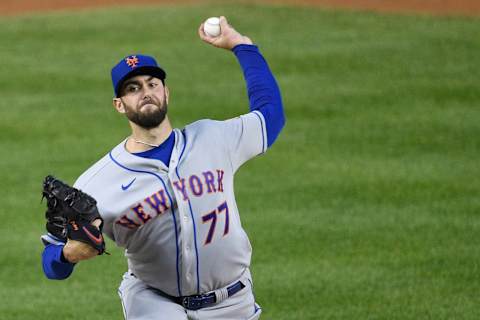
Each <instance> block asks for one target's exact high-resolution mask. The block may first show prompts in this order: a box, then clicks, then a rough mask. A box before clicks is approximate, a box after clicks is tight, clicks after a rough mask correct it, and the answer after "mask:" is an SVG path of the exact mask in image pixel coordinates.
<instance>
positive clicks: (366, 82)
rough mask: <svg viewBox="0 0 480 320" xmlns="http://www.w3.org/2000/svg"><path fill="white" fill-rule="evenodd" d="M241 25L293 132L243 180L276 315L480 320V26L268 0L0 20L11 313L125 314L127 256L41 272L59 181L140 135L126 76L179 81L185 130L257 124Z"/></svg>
mask: <svg viewBox="0 0 480 320" xmlns="http://www.w3.org/2000/svg"><path fill="white" fill-rule="evenodd" d="M220 14H224V15H226V16H227V17H229V20H230V22H231V23H232V24H233V25H234V26H235V27H236V28H237V29H238V30H240V31H241V32H243V33H245V34H247V35H249V36H251V38H253V39H254V41H255V42H256V43H257V44H259V46H260V48H261V50H262V52H263V53H264V55H265V56H266V58H267V60H268V62H269V64H270V66H271V68H272V69H273V71H274V73H275V75H276V77H277V80H278V82H279V84H280V87H281V89H282V94H283V99H284V104H285V109H286V113H287V126H286V128H285V130H284V131H283V133H282V134H281V136H280V138H279V140H278V142H277V143H276V145H275V146H274V147H273V148H272V149H271V150H270V151H269V152H268V153H267V155H265V156H262V157H261V158H259V159H255V160H253V161H251V162H249V163H248V164H247V165H245V167H246V168H244V169H241V170H240V172H239V173H238V174H237V179H236V185H235V187H236V195H237V202H238V205H239V208H240V212H241V214H242V222H243V225H244V227H245V229H246V230H247V233H248V234H249V236H250V239H251V242H252V244H253V248H254V254H253V265H252V271H253V275H254V281H255V289H256V295H257V300H258V302H259V303H260V304H261V305H262V307H263V309H264V313H263V317H262V319H320V318H325V319H478V318H479V316H480V312H479V311H478V304H479V302H480V301H479V298H478V291H479V290H480V279H479V274H480V273H479V271H480V270H479V258H480V254H479V251H478V247H479V244H480V241H479V236H478V231H479V224H480V218H479V211H480V197H479V193H480V179H479V178H480V166H479V160H478V159H479V155H480V150H479V149H480V139H479V137H480V124H479V123H480V108H479V102H480V90H479V86H480V58H479V55H478V52H480V38H478V30H479V29H480V21H479V20H478V19H472V18H460V17H457V18H452V17H428V16H405V15H402V16H401V15H381V14H374V13H368V12H348V11H334V10H321V9H319V8H308V7H301V8H296V7H288V6H259V5H253V4H242V5H239V4H237V5H233V4H223V5H215V4H210V5H190V6H163V7H142V8H119V9H103V10H94V11H81V12H77V13H75V12H57V13H50V14H46V13H45V14H41V15H25V16H19V17H8V18H7V17H2V18H0V39H2V40H1V41H0V61H2V63H1V71H2V72H1V73H0V88H1V91H0V92H1V93H2V94H1V99H0V133H1V134H0V147H1V149H2V157H1V158H0V161H1V167H2V173H1V178H2V181H3V183H2V184H1V185H0V191H1V194H2V198H1V199H2V200H1V201H2V208H3V210H1V212H0V217H1V219H2V221H4V222H3V223H2V224H1V226H0V231H1V232H0V239H1V240H2V243H3V246H2V255H1V257H0V266H1V268H0V301H2V303H0V314H2V316H1V318H2V319H33V318H35V319H38V320H41V319H59V318H63V319H84V318H89V319H121V318H122V313H121V306H120V303H119V299H118V297H117V294H116V289H117V286H118V283H119V281H120V278H121V275H122V273H123V272H124V271H125V270H126V262H125V260H124V257H123V253H122V252H121V251H120V250H118V249H115V248H114V247H113V245H112V243H111V242H109V247H110V250H111V251H112V253H113V254H112V256H109V257H100V258H98V259H95V260H93V261H89V262H85V263H81V264H79V265H78V266H77V267H76V271H75V274H74V275H73V276H72V277H71V278H70V279H69V280H67V281H49V280H46V279H45V278H44V276H43V274H42V271H41V265H40V253H41V250H42V246H41V244H40V242H39V235H40V234H41V233H42V232H43V224H44V222H43V211H44V205H42V204H40V188H41V181H42V179H43V177H44V176H45V175H46V174H48V173H54V174H56V175H58V176H59V177H61V178H63V179H64V180H66V181H69V182H73V181H74V180H75V178H76V177H77V176H78V175H79V174H80V173H81V172H82V171H83V170H84V169H85V168H87V167H88V166H89V165H90V164H92V163H93V162H94V161H96V160H97V159H98V158H99V157H101V156H102V155H104V154H105V153H106V152H108V151H109V149H110V148H111V147H112V146H114V145H116V144H117V143H118V141H120V140H121V139H122V138H123V137H125V136H126V135H128V127H127V125H126V121H125V120H124V119H123V118H122V117H121V116H119V115H117V114H116V113H115V112H114V110H113V108H112V107H111V98H112V89H111V87H110V86H111V85H110V80H109V72H110V68H111V66H112V65H113V64H115V63H116V62H117V61H118V60H119V59H120V58H122V57H123V56H124V55H126V54H129V53H136V52H142V53H147V54H152V55H155V56H156V57H157V58H158V60H159V61H160V63H161V64H162V66H163V67H165V68H166V69H167V72H168V80H167V83H168V85H169V87H170V91H171V99H170V100H171V101H170V109H169V112H170V117H171V119H172V120H173V124H174V125H175V126H176V127H182V126H184V125H185V124H187V123H190V122H192V121H195V120H197V119H200V118H213V119H225V118H230V117H234V116H236V115H238V114H240V113H243V112H246V111H247V109H248V107H247V98H246V93H245V89H244V84H243V79H242V75H241V73H240V68H239V66H238V65H237V63H236V61H235V59H234V57H233V55H232V54H229V53H228V52H224V51H221V50H216V49H213V48H210V47H208V46H206V45H205V44H203V43H202V42H201V41H200V40H198V39H197V34H196V32H197V31H196V30H197V27H198V25H199V23H200V22H201V21H202V20H203V19H204V18H206V17H208V16H212V15H220Z"/></svg>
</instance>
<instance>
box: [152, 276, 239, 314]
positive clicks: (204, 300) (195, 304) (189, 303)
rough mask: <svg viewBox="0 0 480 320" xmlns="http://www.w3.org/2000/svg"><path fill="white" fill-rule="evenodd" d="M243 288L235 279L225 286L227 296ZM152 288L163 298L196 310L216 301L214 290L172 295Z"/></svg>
mask: <svg viewBox="0 0 480 320" xmlns="http://www.w3.org/2000/svg"><path fill="white" fill-rule="evenodd" d="M243 288H245V285H244V284H243V283H242V282H241V281H237V282H235V283H234V284H232V285H231V286H228V287H227V292H228V297H231V296H233V295H234V294H235V293H237V292H238V291H240V290H242V289H243ZM152 289H153V290H154V291H155V292H156V293H158V294H159V295H161V296H163V297H165V298H168V299H170V300H172V301H173V302H175V303H178V304H179V305H182V306H183V307H184V308H185V309H188V310H198V309H201V308H205V307H208V306H210V305H212V304H214V303H215V302H217V297H216V296H215V293H214V292H212V293H208V294H199V295H193V296H183V297H174V296H171V295H169V294H166V293H165V292H163V291H160V290H158V289H156V288H152Z"/></svg>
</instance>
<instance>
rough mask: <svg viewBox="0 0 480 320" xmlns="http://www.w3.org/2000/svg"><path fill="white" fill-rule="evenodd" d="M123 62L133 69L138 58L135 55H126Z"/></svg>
mask: <svg viewBox="0 0 480 320" xmlns="http://www.w3.org/2000/svg"><path fill="white" fill-rule="evenodd" d="M125 62H126V63H127V65H128V66H129V67H130V68H132V69H134V68H135V67H136V66H137V65H138V58H137V56H128V57H126V58H125Z"/></svg>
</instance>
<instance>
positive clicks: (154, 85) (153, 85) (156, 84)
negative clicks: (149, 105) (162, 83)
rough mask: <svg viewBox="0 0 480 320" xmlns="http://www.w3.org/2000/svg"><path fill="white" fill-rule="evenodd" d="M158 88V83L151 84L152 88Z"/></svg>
mask: <svg viewBox="0 0 480 320" xmlns="http://www.w3.org/2000/svg"><path fill="white" fill-rule="evenodd" d="M156 86H158V83H155V82H151V83H150V87H152V88H155V87H156Z"/></svg>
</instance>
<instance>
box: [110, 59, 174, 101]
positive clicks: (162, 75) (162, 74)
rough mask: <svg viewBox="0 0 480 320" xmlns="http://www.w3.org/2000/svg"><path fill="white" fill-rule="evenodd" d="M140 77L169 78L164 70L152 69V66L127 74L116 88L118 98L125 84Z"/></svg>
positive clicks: (139, 68)
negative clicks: (133, 78)
mask: <svg viewBox="0 0 480 320" xmlns="http://www.w3.org/2000/svg"><path fill="white" fill-rule="evenodd" d="M140 75H149V76H153V77H155V78H158V79H160V80H165V78H166V77H167V74H166V73H165V71H163V69H162V68H159V67H151V66H148V67H147V66H145V67H138V68H135V69H133V70H132V71H130V72H129V73H127V74H126V75H125V76H124V77H123V78H122V79H120V81H118V84H117V87H116V88H115V95H116V96H117V97H118V94H119V93H120V92H119V91H120V89H121V88H122V85H123V83H124V82H125V81H126V80H128V79H130V78H132V77H135V76H140Z"/></svg>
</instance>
